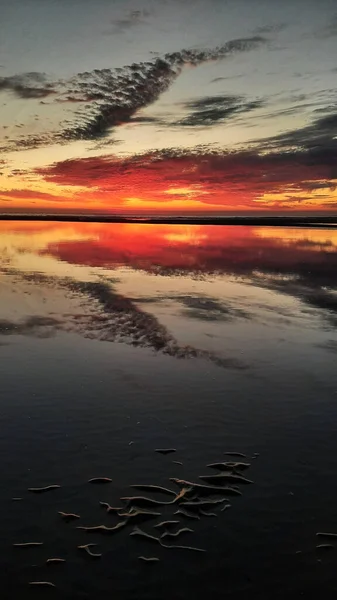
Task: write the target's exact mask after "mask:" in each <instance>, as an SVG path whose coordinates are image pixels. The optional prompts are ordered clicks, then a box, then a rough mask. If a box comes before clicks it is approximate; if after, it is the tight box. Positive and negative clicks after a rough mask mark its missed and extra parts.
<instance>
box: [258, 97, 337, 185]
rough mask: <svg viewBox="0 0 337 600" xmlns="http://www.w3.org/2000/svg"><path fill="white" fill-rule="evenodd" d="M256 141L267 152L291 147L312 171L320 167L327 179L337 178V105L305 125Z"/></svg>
mask: <svg viewBox="0 0 337 600" xmlns="http://www.w3.org/2000/svg"><path fill="white" fill-rule="evenodd" d="M257 142H258V143H259V144H260V145H261V147H263V148H264V149H265V150H269V151H277V152H279V153H282V152H283V153H286V152H288V151H289V152H291V150H293V151H294V152H295V153H296V155H297V156H299V157H301V160H302V163H303V164H306V165H307V166H308V167H311V168H312V169H313V170H315V169H320V168H321V167H323V166H324V167H325V169H326V172H327V175H328V176H327V178H328V179H329V178H330V179H336V178H337V107H336V111H335V112H334V113H332V114H327V115H324V116H323V117H319V118H318V119H315V120H314V121H312V122H311V123H310V124H309V125H307V126H305V127H302V128H299V129H293V130H291V131H288V132H285V133H282V134H280V135H277V136H274V137H270V138H268V139H266V140H264V141H262V142H261V140H260V141H257Z"/></svg>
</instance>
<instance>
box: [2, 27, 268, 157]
mask: <svg viewBox="0 0 337 600" xmlns="http://www.w3.org/2000/svg"><path fill="white" fill-rule="evenodd" d="M265 43H266V40H265V38H263V37H261V36H253V37H250V38H242V39H235V40H231V41H229V42H227V43H225V44H223V45H222V46H218V47H216V48H210V49H203V50H195V49H194V50H181V51H179V52H171V53H167V54H165V55H164V56H163V57H161V58H160V57H158V58H154V59H153V60H152V61H148V62H141V63H134V64H132V65H130V66H126V67H123V68H116V69H95V70H93V71H91V72H83V73H78V74H77V75H75V76H74V77H72V78H71V79H69V80H68V81H57V82H54V83H53V84H52V83H46V79H45V76H44V75H41V74H36V73H33V74H27V75H25V76H13V77H11V78H3V80H2V81H3V86H4V89H9V86H10V89H11V90H12V91H14V90H15V93H16V94H27V95H28V97H36V98H43V97H45V96H48V95H50V94H55V96H54V97H53V100H54V101H55V102H66V103H72V104H74V106H75V105H76V103H77V104H78V106H77V108H76V111H75V112H74V113H73V117H72V119H71V121H70V122H69V121H68V122H63V123H60V126H59V127H58V128H57V129H56V130H55V131H49V132H45V133H43V134H41V135H27V136H22V137H21V138H12V139H8V140H7V141H6V144H5V145H4V146H3V148H0V150H2V151H4V150H6V149H7V150H15V149H28V148H34V147H35V148H37V147H39V146H42V145H48V144H54V143H65V142H68V141H72V140H98V139H102V138H104V137H106V136H107V135H108V134H109V132H110V131H111V130H112V129H113V128H116V127H118V126H119V125H122V124H125V123H128V122H130V121H131V120H132V119H133V118H137V115H136V113H137V112H138V111H139V110H140V109H142V108H145V107H147V106H149V105H151V104H152V103H154V102H155V101H156V100H158V98H159V97H160V96H161V94H163V93H164V92H165V91H166V90H168V89H169V87H170V86H171V84H172V83H173V82H174V81H175V80H176V78H177V77H178V76H179V75H180V73H181V72H182V70H183V69H184V68H185V67H187V66H194V67H197V66H198V65H201V64H203V63H205V62H209V61H217V60H223V59H225V58H229V57H230V56H233V55H235V54H237V53H241V52H248V51H251V50H254V49H256V48H259V47H260V46H261V45H263V44H265ZM25 77H26V79H23V78H25ZM32 82H34V85H33V83H32Z"/></svg>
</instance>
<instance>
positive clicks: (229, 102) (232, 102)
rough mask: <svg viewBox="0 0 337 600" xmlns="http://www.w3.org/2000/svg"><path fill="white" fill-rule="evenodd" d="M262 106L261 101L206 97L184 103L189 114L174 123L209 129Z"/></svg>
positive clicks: (236, 97)
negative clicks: (236, 115)
mask: <svg viewBox="0 0 337 600" xmlns="http://www.w3.org/2000/svg"><path fill="white" fill-rule="evenodd" d="M263 105H264V102H263V100H251V101H247V100H245V98H244V97H243V96H230V95H226V96H206V97H204V98H200V99H198V100H193V101H190V102H185V103H184V105H183V106H184V108H185V109H187V110H189V111H190V114H189V115H187V116H186V117H184V118H183V119H180V120H179V121H177V122H176V123H175V125H177V126H182V127H209V126H211V125H217V124H218V123H224V122H225V121H227V120H228V119H229V118H230V117H232V116H233V115H235V114H239V113H244V112H250V111H251V110H254V109H255V108H260V107H261V106H263Z"/></svg>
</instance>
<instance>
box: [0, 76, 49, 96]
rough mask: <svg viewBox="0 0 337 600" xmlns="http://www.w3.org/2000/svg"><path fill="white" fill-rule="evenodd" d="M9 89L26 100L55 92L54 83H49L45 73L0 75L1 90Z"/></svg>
mask: <svg viewBox="0 0 337 600" xmlns="http://www.w3.org/2000/svg"><path fill="white" fill-rule="evenodd" d="M1 91H9V92H12V93H13V94H15V95H16V96H17V97H18V98H23V99H25V100H29V99H39V98H46V97H47V96H50V95H51V94H55V93H56V90H55V88H54V86H53V84H52V83H48V81H47V78H46V76H45V75H44V74H43V73H34V72H32V73H24V74H22V75H12V76H10V77H0V92H1Z"/></svg>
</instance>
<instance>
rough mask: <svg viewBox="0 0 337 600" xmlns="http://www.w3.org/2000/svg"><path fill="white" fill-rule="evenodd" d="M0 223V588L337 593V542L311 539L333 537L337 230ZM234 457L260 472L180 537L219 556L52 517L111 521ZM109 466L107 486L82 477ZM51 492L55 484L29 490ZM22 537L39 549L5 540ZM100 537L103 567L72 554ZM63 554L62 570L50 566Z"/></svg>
mask: <svg viewBox="0 0 337 600" xmlns="http://www.w3.org/2000/svg"><path fill="white" fill-rule="evenodd" d="M0 231H1V236H0V256H1V259H0V260H1V263H0V264H1V278H0V299H1V302H0V333H1V336H0V359H1V360H0V381H1V394H0V400H1V425H2V427H1V435H0V453H1V457H2V461H1V463H2V470H1V477H2V479H1V481H2V493H1V510H0V526H1V541H0V556H1V571H0V572H1V575H0V579H1V583H2V589H6V590H8V592H6V593H7V596H3V597H6V598H7V597H8V598H11V597H14V595H15V596H16V595H18V596H19V595H20V597H21V598H30V597H32V598H33V597H35V596H36V593H37V590H34V589H29V587H28V585H27V584H28V582H29V581H33V580H47V581H52V582H53V583H55V585H57V590H40V592H41V595H42V596H43V597H46V596H47V595H48V596H49V595H54V593H55V592H56V593H57V595H58V596H59V597H61V598H111V597H112V596H114V597H116V598H123V599H133V598H138V599H143V598H144V599H158V598H163V599H164V600H165V599H166V598H167V599H168V598H172V597H174V598H194V597H196V598H199V597H200V598H201V597H204V596H205V595H206V594H207V595H212V596H213V597H222V596H225V595H226V596H228V597H229V598H233V599H238V598H246V597H247V596H248V595H249V597H250V598H258V599H260V598H266V599H267V598H268V599H269V598H271V597H273V598H284V597H286V596H287V597H290V598H298V597H312V595H313V593H317V594H323V595H324V596H325V597H331V598H332V597H334V594H335V592H336V589H337V583H336V581H335V576H334V573H335V560H336V550H337V549H336V550H335V551H333V550H332V551H331V553H330V552H326V553H322V552H319V551H318V550H316V545H317V544H318V543H321V542H322V541H324V540H319V539H318V538H316V532H317V531H337V525H336V523H337V502H336V499H337V482H336V478H335V472H336V467H337V440H336V426H335V423H336V418H337V402H336V401H337V369H336V364H337V335H336V323H337V321H336V318H337V294H336V291H337V231H336V230H335V229H291V228H284V229H282V228H258V227H230V226H202V225H193V226H187V225H145V224H119V225H118V224H94V223H72V224H70V223H53V222H49V223H48V222H46V223H43V222H39V223H37V222H20V221H17V222H0ZM162 447H164V448H165V447H174V448H176V449H177V451H176V453H174V454H169V455H167V456H163V455H161V454H158V453H156V452H155V449H156V448H162ZM229 450H236V451H239V452H242V453H245V454H246V455H247V457H248V458H247V459H246V460H247V461H248V462H250V463H251V467H250V468H249V469H248V470H247V471H246V474H247V477H249V478H251V479H253V480H254V484H253V485H246V486H242V492H243V494H242V496H241V497H231V499H230V501H231V504H232V507H231V508H230V509H229V510H227V511H226V512H220V510H219V509H217V510H216V513H217V514H218V517H217V518H214V517H204V516H202V518H201V519H200V521H198V520H187V519H186V520H183V519H182V525H183V526H187V527H191V528H192V529H193V530H194V532H193V533H190V534H186V535H185V536H184V537H183V536H181V538H177V539H176V540H174V543H178V544H184V545H185V544H186V545H190V546H196V547H199V548H203V549H205V550H206V553H200V554H199V553H196V552H192V551H187V550H178V549H176V550H174V549H172V550H167V549H165V548H163V547H161V546H159V545H158V544H157V545H152V544H151V543H149V542H148V541H143V540H141V539H135V538H133V537H130V536H129V534H130V532H131V531H132V527H131V526H130V527H126V528H125V529H123V530H121V531H120V532H119V533H118V534H115V535H111V536H109V535H108V536H102V535H97V534H88V533H86V532H84V531H80V530H77V529H76V526H77V524H78V523H77V522H74V523H70V524H69V523H64V522H63V521H62V519H61V518H60V516H59V515H58V511H66V512H67V511H69V512H75V513H78V514H79V515H80V516H81V519H80V524H84V525H98V524H103V523H105V524H106V525H113V524H115V523H116V522H117V519H116V518H115V517H114V516H111V515H108V514H106V513H105V512H104V510H103V509H102V508H101V507H100V506H99V501H107V502H110V503H111V504H112V505H114V506H118V505H120V500H119V498H120V497H122V496H128V495H134V494H137V495H138V492H137V491H136V490H132V489H131V488H130V485H132V484H135V483H148V484H156V485H163V486H166V487H171V488H172V489H175V488H174V484H173V483H172V482H170V481H169V478H170V477H178V478H183V479H187V480H190V481H198V477H199V475H206V474H211V473H212V471H211V469H209V468H207V466H206V465H207V464H209V463H211V462H215V461H222V460H225V459H226V458H228V457H225V456H224V454H223V453H224V452H225V451H229ZM254 453H258V454H259V456H258V457H257V458H254V459H253V458H252V457H253V456H254ZM173 461H180V462H182V463H183V464H182V465H178V464H175V463H174V462H173ZM97 476H106V477H110V478H111V479H112V482H111V483H110V484H107V485H106V486H94V485H90V484H88V483H87V481H88V479H90V478H91V477H97ZM199 481H201V480H199ZM49 484H60V485H61V486H62V487H61V488H60V489H59V490H55V491H53V492H49V493H47V494H41V495H34V494H31V493H29V492H28V491H27V488H29V487H35V486H36V487H39V486H44V485H49ZM139 494H140V495H145V493H144V492H139ZM13 497H21V498H23V499H22V500H21V501H13V500H12V498H13ZM156 498H158V499H159V498H160V499H161V500H164V499H166V497H164V496H159V495H156ZM161 512H162V513H163V516H162V517H161V518H158V520H162V519H163V517H165V518H166V516H168V517H169V518H171V515H172V514H173V508H172V507H170V506H167V507H163V508H161ZM174 518H177V517H176V516H175V517H174ZM152 525H153V523H152V522H151V521H149V522H147V523H145V524H142V525H141V527H142V528H143V529H144V530H145V531H147V532H148V533H152V534H153V533H154V532H156V534H157V533H158V531H157V530H155V529H153V526H152ZM25 541H42V542H44V545H43V546H41V547H37V548H33V549H18V548H13V547H12V544H13V543H20V542H25ZM88 542H95V543H97V544H98V546H97V548H96V552H101V553H102V555H103V556H102V558H101V559H100V560H97V561H94V560H91V559H90V558H89V557H87V556H86V555H85V554H83V553H82V552H81V551H80V550H78V549H77V546H78V545H80V544H85V543H88ZM299 552H300V553H299ZM140 555H145V556H157V557H159V558H160V562H158V563H153V564H147V563H143V562H141V561H140V560H139V559H138V557H139V556H140ZM53 556H60V557H63V558H65V559H66V563H65V564H62V565H57V566H52V567H51V566H46V565H45V560H46V559H47V558H50V557H53Z"/></svg>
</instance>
